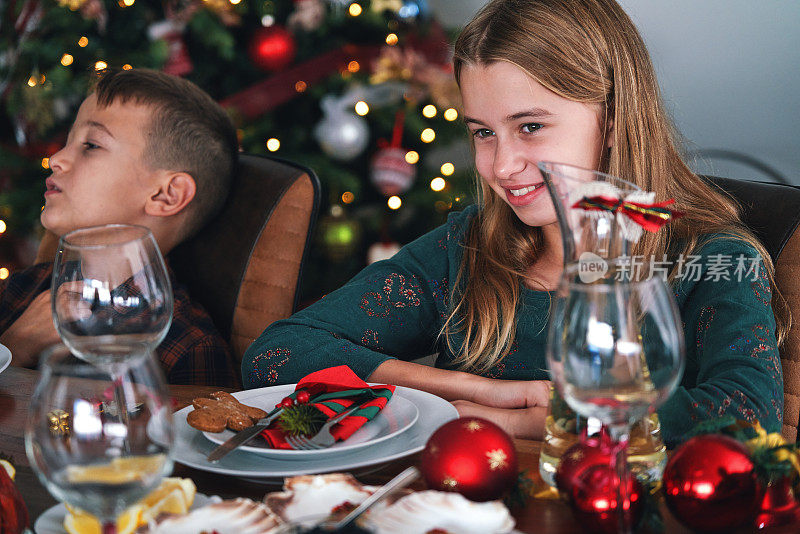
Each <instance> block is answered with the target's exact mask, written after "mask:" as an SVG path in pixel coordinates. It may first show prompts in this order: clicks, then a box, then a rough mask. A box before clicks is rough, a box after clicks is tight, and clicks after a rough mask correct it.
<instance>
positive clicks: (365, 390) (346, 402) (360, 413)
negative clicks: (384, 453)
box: [261, 365, 395, 449]
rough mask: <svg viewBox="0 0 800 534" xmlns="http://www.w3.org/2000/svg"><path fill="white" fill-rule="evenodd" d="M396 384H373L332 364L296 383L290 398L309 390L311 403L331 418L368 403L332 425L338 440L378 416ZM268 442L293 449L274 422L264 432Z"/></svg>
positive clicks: (346, 436) (344, 366) (348, 435)
mask: <svg viewBox="0 0 800 534" xmlns="http://www.w3.org/2000/svg"><path fill="white" fill-rule="evenodd" d="M394 389H395V387H394V386H389V385H380V386H370V385H368V384H367V383H366V382H364V381H363V380H361V379H360V378H358V376H356V374H355V373H354V372H353V371H352V370H351V369H350V368H349V367H348V366H346V365H339V366H337V367H329V368H328V369H322V370H321V371H316V372H314V373H311V374H310V375H308V376H306V377H305V378H303V379H302V380H300V382H298V383H297V386H296V387H295V390H294V393H293V394H292V395H289V397H291V398H294V396H295V395H296V394H297V392H298V391H300V390H306V391H308V393H309V394H310V395H311V399H312V401H311V402H310V404H311V406H314V407H316V408H317V409H318V410H319V411H320V412H322V413H324V414H325V415H326V416H327V417H328V418H329V419H330V418H331V417H335V416H336V415H338V414H340V413H342V412H343V411H344V410H346V409H347V408H348V407H349V406H351V405H352V404H354V403H356V404H361V403H363V402H364V401H366V400H369V399H371V400H369V402H367V403H366V404H364V405H363V406H361V407H360V408H358V409H357V410H356V411H355V412H353V413H352V414H350V415H348V416H347V417H345V418H344V419H343V420H342V421H340V422H339V423H337V424H335V425H334V426H333V428H331V434H333V437H334V438H336V440H337V441H342V440H345V439H347V438H349V437H350V436H351V435H353V432H355V431H356V430H358V429H359V428H361V427H362V426H363V425H364V423H366V422H367V421H369V420H371V419H372V418H373V417H375V416H376V415H378V412H380V411H381V410H382V409H383V408H384V406H386V403H388V402H389V399H391V398H392V394H393V393H394ZM261 435H262V436H263V437H264V439H266V440H267V443H269V444H270V446H272V448H273V449H291V447H290V446H289V444H288V443H286V441H285V440H284V438H283V435H284V433H283V431H282V430H281V429H280V427H279V426H278V424H277V421H276V422H275V423H273V424H272V425H271V426H270V427H269V428H268V429H266V430H264V431H263V432H261Z"/></svg>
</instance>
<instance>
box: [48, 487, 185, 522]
mask: <svg viewBox="0 0 800 534" xmlns="http://www.w3.org/2000/svg"><path fill="white" fill-rule="evenodd" d="M196 492H197V488H196V487H195V485H194V482H192V480H191V479H188V478H177V477H168V478H165V479H164V480H162V481H161V484H160V485H159V486H158V487H157V488H156V489H154V490H153V491H151V492H150V493H149V494H148V495H147V496H146V497H145V498H144V499H142V500H141V501H139V502H138V503H137V504H134V505H133V506H131V507H129V508H128V509H127V510H125V511H124V512H123V513H122V515H120V517H119V519H117V531H118V532H119V534H130V533H132V532H134V531H135V530H136V529H137V528H139V527H140V526H142V525H146V524H147V523H148V522H149V521H150V520H151V519H154V518H156V517H158V515H159V514H161V513H171V514H185V513H187V512H188V511H189V508H191V506H192V503H193V502H194V498H195V494H196ZM65 506H66V507H67V515H66V517H64V530H66V531H67V532H68V534H101V531H102V529H101V526H100V521H98V520H97V518H96V517H95V516H93V515H92V514H89V513H87V512H84V511H83V510H81V509H79V508H75V507H74V506H70V505H69V504H66V505H65Z"/></svg>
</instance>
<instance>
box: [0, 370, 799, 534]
mask: <svg viewBox="0 0 800 534" xmlns="http://www.w3.org/2000/svg"><path fill="white" fill-rule="evenodd" d="M38 379H39V372H38V371H36V370H32V369H24V368H20V367H14V366H11V367H9V368H7V369H5V370H4V371H3V372H2V373H0V458H5V459H8V460H10V461H11V463H12V464H13V465H14V466H15V468H16V479H15V482H16V485H17V488H18V490H19V491H20V493H21V495H22V498H23V500H24V501H25V503H26V505H27V508H28V512H29V515H30V518H31V526H33V523H34V522H35V520H36V518H37V517H39V516H40V515H41V514H42V513H43V512H45V511H46V510H47V509H48V508H50V507H51V506H53V505H55V504H57V501H56V500H55V499H54V498H53V497H52V496H51V495H50V493H49V492H48V491H47V489H46V488H45V487H44V486H43V485H42V484H41V483H40V482H39V480H38V478H37V476H36V473H35V472H34V471H33V468H32V467H31V466H30V464H29V462H28V459H27V456H26V454H25V440H24V431H25V420H26V418H27V416H28V407H29V405H30V401H31V396H32V395H33V391H34V388H35V387H36V383H37V381H38ZM219 390H220V388H219V387H215V386H189V385H170V386H169V392H170V395H171V397H172V399H173V404H174V407H175V409H176V410H178V409H181V408H183V407H185V406H187V405H189V404H191V401H192V399H193V398H196V397H199V396H204V395H207V394H209V393H212V392H214V391H219ZM514 443H515V447H516V451H517V459H518V462H519V469H520V471H527V473H529V474H531V475H532V477H531V478H532V479H534V480H535V479H536V477H537V476H538V475H537V473H538V465H539V450H540V448H541V442H539V441H534V440H523V439H516V440H514ZM418 461H419V453H417V454H412V455H410V456H407V457H405V458H402V459H399V460H394V461H390V462H387V463H386V464H384V465H382V466H379V467H378V468H377V469H375V468H374V467H373V468H372V469H371V470H370V471H369V472H354V473H353V474H354V475H355V476H356V478H357V479H358V480H359V481H361V482H362V483H364V484H370V485H378V484H383V483H385V482H387V481H388V480H390V479H391V478H392V477H393V476H394V475H396V474H397V473H399V472H400V471H402V470H403V469H405V468H406V467H408V466H409V465H414V464H416V463H418ZM172 476H177V477H188V478H191V479H192V480H193V481H194V483H195V485H196V486H197V491H198V492H201V493H204V494H206V495H218V496H219V497H221V498H223V499H228V498H235V497H247V498H250V499H253V500H256V501H260V500H261V499H263V497H264V495H265V494H267V493H269V492H272V491H278V490H280V486H279V485H273V486H270V485H265V484H263V483H255V482H250V481H246V480H242V479H239V478H236V477H232V476H226V475H220V474H217V473H211V472H207V471H203V470H200V469H195V468H191V467H187V466H184V465H181V464H178V463H176V464H175V466H174V469H173V474H172ZM539 480H540V479H539ZM412 488H414V489H424V482H418V483H416V486H412ZM660 509H661V512H662V514H661V515H662V518H663V521H664V532H666V533H669V534H672V533H677V534H680V533H683V532H687V533H688V532H690V530H688V529H686V528H685V527H683V526H682V525H681V524H680V523H679V522H678V521H677V520H676V519H675V518H674V517H673V516H672V515H671V514H670V513H669V511H668V509H667V508H666V506H665V505H664V503H663V502H661V503H660ZM510 511H511V515H512V516H513V517H514V519H515V520H516V527H515V528H516V530H517V531H519V532H524V533H531V534H534V533H535V534H550V533H553V534H555V533H558V534H571V533H575V534H585V533H586V532H587V530H586V529H585V528H584V527H582V526H581V525H580V524H579V523H578V522H577V521H576V520H575V518H574V517H573V514H572V511H571V509H570V507H569V505H568V504H567V503H566V502H564V501H563V500H560V499H554V498H550V499H545V498H538V497H535V496H533V495H525V496H524V502H523V503H521V504H519V505H516V506H512V507H511V508H510ZM750 531H751V530H750V529H742V530H740V531H739V532H750ZM752 531H755V530H752ZM756 532H770V533H773V532H775V533H777V532H800V525H793V526H792V527H784V528H772V529H764V530H760V531H756Z"/></svg>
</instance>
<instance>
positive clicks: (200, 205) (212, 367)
mask: <svg viewBox="0 0 800 534" xmlns="http://www.w3.org/2000/svg"><path fill="white" fill-rule="evenodd" d="M237 150H238V143H237V140H236V132H235V130H234V128H233V125H232V124H231V122H230V119H229V118H228V116H227V115H226V114H225V112H224V111H223V110H222V108H220V107H219V106H218V105H217V104H216V103H215V102H214V101H213V100H212V99H211V98H210V97H209V96H208V95H207V94H206V93H205V92H203V91H202V90H201V89H200V88H198V87H197V86H195V85H194V84H192V83H191V82H189V81H187V80H184V79H182V78H178V77H175V76H170V75H168V74H165V73H162V72H158V71H152V70H146V69H134V70H128V71H109V72H107V73H105V74H104V75H103V76H102V77H101V78H100V80H99V81H98V83H97V86H96V88H95V92H94V93H92V94H91V95H89V96H88V97H87V98H86V100H84V101H83V104H82V105H81V107H80V109H79V111H78V115H77V117H76V119H75V122H74V124H73V125H72V129H71V130H70V132H69V136H68V138H67V143H66V146H64V148H62V149H61V150H60V151H58V152H57V153H56V154H54V155H53V156H52V157H51V158H50V169H51V170H52V174H51V176H50V177H49V178H47V180H46V187H47V189H46V191H45V193H44V197H45V207H44V209H43V211H42V214H41V222H42V225H43V226H44V227H45V228H46V229H48V230H50V231H51V232H53V233H54V234H56V235H58V236H61V235H64V234H66V233H67V232H70V231H72V230H75V229H77V228H82V227H87V226H96V225H101V224H110V223H127V224H139V225H142V226H146V227H148V228H150V230H151V231H152V232H153V235H154V237H155V239H156V241H157V242H158V246H159V247H160V248H161V252H162V253H163V254H164V255H166V254H167V253H168V252H169V251H170V250H171V249H172V248H174V247H175V246H176V245H178V244H179V243H181V242H182V241H183V240H185V239H186V238H187V237H189V236H190V235H192V234H193V233H194V232H195V231H197V230H198V229H200V228H201V227H202V226H203V225H204V224H205V223H206V222H208V221H209V220H210V219H211V218H212V217H213V216H214V215H215V214H216V213H217V211H218V210H219V208H220V207H221V206H222V204H223V202H224V201H225V198H226V197H227V194H228V189H229V186H230V180H231V177H232V175H233V171H234V168H235V164H236V152H237ZM52 267H53V266H52V262H47V263H42V264H38V265H34V266H33V267H30V268H28V269H26V270H24V271H22V272H18V273H14V274H13V275H12V276H10V277H9V278H8V279H7V280H6V283H5V285H3V286H0V343H3V344H4V345H6V346H8V347H9V348H10V349H11V352H12V354H13V357H14V359H13V361H12V364H13V365H20V366H29V367H30V366H34V365H35V364H36V357H37V356H38V354H39V353H40V352H41V351H42V350H43V349H44V348H46V347H48V346H49V345H52V344H53V343H58V342H59V341H60V340H59V337H58V334H57V333H56V331H55V327H54V326H53V321H52V319H51V315H50V314H51V312H50V289H49V288H50V276H51V273H52ZM170 275H171V276H172V273H170ZM172 284H173V291H174V296H175V311H174V315H173V321H172V326H171V327H170V330H169V332H168V333H167V336H166V338H165V339H164V341H163V342H162V343H161V345H160V346H159V347H158V349H157V351H156V352H157V354H158V357H159V360H160V362H161V365H162V367H163V369H164V372H165V374H166V376H167V380H168V382H170V383H178V384H214V385H219V386H234V385H235V384H236V383H237V380H236V374H235V373H234V371H233V368H232V365H231V358H230V354H229V349H228V347H227V346H226V344H225V342H224V341H223V339H222V338H221V337H220V335H219V333H218V332H217V330H216V328H215V327H214V325H213V323H212V322H211V319H210V317H209V316H208V315H207V313H206V312H205V310H203V309H202V308H201V307H200V306H199V305H197V304H193V303H192V302H191V301H190V299H189V296H188V294H187V292H186V290H185V288H183V287H182V286H180V285H179V284H176V282H175V280H174V277H173V278H172Z"/></svg>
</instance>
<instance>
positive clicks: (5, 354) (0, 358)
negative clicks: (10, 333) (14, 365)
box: [0, 344, 11, 373]
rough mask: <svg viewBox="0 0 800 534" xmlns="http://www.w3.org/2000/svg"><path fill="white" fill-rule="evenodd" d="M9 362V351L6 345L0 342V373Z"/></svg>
mask: <svg viewBox="0 0 800 534" xmlns="http://www.w3.org/2000/svg"><path fill="white" fill-rule="evenodd" d="M10 363H11V351H10V350H8V347H6V346H5V345H2V344H0V373H2V372H3V371H4V370H5V368H6V367H8V366H9V364H10Z"/></svg>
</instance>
